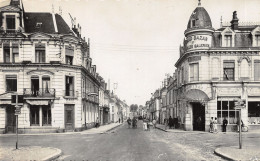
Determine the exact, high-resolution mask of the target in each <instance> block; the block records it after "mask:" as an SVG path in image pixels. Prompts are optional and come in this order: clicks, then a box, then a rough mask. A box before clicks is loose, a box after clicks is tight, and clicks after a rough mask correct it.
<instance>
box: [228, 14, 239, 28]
mask: <svg viewBox="0 0 260 161" xmlns="http://www.w3.org/2000/svg"><path fill="white" fill-rule="evenodd" d="M230 23H231V28H232V30H237V29H238V18H237V11H234V12H233V19H232V21H231V22H230Z"/></svg>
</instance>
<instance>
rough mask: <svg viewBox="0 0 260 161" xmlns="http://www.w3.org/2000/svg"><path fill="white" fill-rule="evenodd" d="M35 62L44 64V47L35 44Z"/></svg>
mask: <svg viewBox="0 0 260 161" xmlns="http://www.w3.org/2000/svg"><path fill="white" fill-rule="evenodd" d="M35 62H36V63H45V45H44V44H35Z"/></svg>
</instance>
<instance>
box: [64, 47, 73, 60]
mask: <svg viewBox="0 0 260 161" xmlns="http://www.w3.org/2000/svg"><path fill="white" fill-rule="evenodd" d="M73 57H74V47H72V46H65V62H66V64H68V65H73Z"/></svg>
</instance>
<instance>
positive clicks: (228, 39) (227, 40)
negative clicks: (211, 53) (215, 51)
mask: <svg viewBox="0 0 260 161" xmlns="http://www.w3.org/2000/svg"><path fill="white" fill-rule="evenodd" d="M231 40H232V36H231V35H225V38H224V43H225V47H231Z"/></svg>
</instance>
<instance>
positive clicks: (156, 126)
mask: <svg viewBox="0 0 260 161" xmlns="http://www.w3.org/2000/svg"><path fill="white" fill-rule="evenodd" d="M156 129H159V130H162V131H164V132H168V131H167V130H165V129H162V128H159V127H157V126H156Z"/></svg>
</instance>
